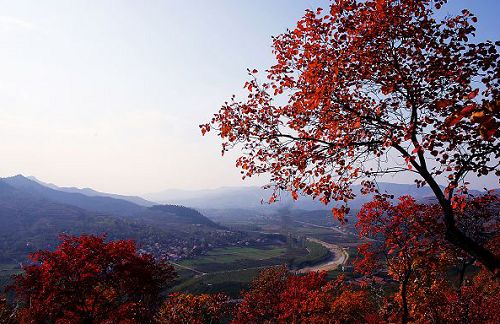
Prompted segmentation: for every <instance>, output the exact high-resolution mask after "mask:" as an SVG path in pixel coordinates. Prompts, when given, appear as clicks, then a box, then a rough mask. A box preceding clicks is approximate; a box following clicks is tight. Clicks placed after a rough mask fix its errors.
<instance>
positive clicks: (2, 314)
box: [0, 295, 16, 324]
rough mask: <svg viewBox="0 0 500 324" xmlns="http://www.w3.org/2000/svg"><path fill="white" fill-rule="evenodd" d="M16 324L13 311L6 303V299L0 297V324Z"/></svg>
mask: <svg viewBox="0 0 500 324" xmlns="http://www.w3.org/2000/svg"><path fill="white" fill-rule="evenodd" d="M15 322H16V317H15V314H14V310H13V309H12V307H11V306H10V305H9V304H8V303H7V299H6V298H5V297H4V296H1V295H0V323H4V324H13V323H15Z"/></svg>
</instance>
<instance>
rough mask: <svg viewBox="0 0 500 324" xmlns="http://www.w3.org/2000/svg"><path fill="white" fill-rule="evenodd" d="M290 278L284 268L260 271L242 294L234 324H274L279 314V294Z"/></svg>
mask: <svg viewBox="0 0 500 324" xmlns="http://www.w3.org/2000/svg"><path fill="white" fill-rule="evenodd" d="M289 276H290V273H289V272H288V270H287V268H286V267H285V266H279V267H272V268H267V269H264V270H262V271H261V272H260V273H259V275H258V276H257V278H255V279H254V280H253V281H252V283H251V286H250V290H248V291H247V292H245V293H243V301H242V302H241V303H240V305H239V307H238V309H237V311H236V315H235V319H234V323H274V321H275V319H277V318H278V314H279V301H280V299H279V293H280V292H281V291H283V289H284V287H285V284H286V280H287V278H288V277H289Z"/></svg>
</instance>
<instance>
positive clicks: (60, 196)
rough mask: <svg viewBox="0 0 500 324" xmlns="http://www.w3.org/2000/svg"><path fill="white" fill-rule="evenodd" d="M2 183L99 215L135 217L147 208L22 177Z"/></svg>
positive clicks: (5, 180)
mask: <svg viewBox="0 0 500 324" xmlns="http://www.w3.org/2000/svg"><path fill="white" fill-rule="evenodd" d="M1 181H3V182H5V183H7V184H8V185H10V186H12V187H14V188H16V189H18V190H21V191H24V192H26V193H30V194H33V195H36V196H39V197H43V198H46V199H49V200H51V201H54V202H58V203H62V204H67V205H72V206H76V207H80V208H83V209H86V210H89V211H94V212H99V213H106V214H112V215H117V216H134V215H136V214H138V213H140V212H141V211H143V209H144V208H145V207H143V206H139V205H136V204H134V203H131V202H129V201H126V200H123V199H116V198H110V197H102V196H94V197H90V196H87V195H84V194H81V193H74V192H65V191H59V190H55V189H52V188H49V187H45V186H43V185H41V184H39V183H37V182H35V181H33V180H30V179H28V178H26V177H24V176H22V175H17V176H13V177H9V178H3V179H1Z"/></svg>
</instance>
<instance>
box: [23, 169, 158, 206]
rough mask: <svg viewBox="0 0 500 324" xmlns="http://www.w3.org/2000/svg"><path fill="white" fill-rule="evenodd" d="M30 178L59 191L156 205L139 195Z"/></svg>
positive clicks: (142, 204)
mask: <svg viewBox="0 0 500 324" xmlns="http://www.w3.org/2000/svg"><path fill="white" fill-rule="evenodd" d="M26 178H27V179H29V180H32V181H34V182H36V183H38V184H40V185H42V186H44V187H48V188H51V189H54V190H57V191H63V192H71V193H80V194H83V195H85V196H89V197H96V196H97V197H110V198H115V199H121V200H126V201H129V202H131V203H134V204H136V205H140V206H145V207H151V206H153V205H155V203H154V202H151V201H148V200H146V199H144V198H141V197H138V196H125V195H117V194H112V193H107V192H100V191H97V190H94V189H92V188H77V187H59V186H57V185H55V184H53V183H47V182H43V181H41V180H38V179H37V178H35V177H33V176H29V177H26Z"/></svg>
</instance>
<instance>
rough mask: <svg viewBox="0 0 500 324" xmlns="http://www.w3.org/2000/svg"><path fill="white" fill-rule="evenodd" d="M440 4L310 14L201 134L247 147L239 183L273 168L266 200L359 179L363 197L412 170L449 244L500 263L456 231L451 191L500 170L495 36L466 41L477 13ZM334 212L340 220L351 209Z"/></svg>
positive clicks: (341, 187) (389, 1)
mask: <svg viewBox="0 0 500 324" xmlns="http://www.w3.org/2000/svg"><path fill="white" fill-rule="evenodd" d="M445 2H446V0H407V1H400V0H367V1H355V0H342V1H340V0H338V1H334V2H333V3H332V4H331V5H330V8H329V11H328V12H326V13H325V12H324V11H323V10H321V9H318V10H316V11H311V10H308V11H307V12H306V13H305V15H304V17H303V18H302V19H300V20H299V21H298V22H297V26H296V27H295V28H294V29H293V30H290V31H288V32H286V33H284V34H281V35H279V36H278V37H276V38H274V41H273V48H274V51H273V52H274V54H275V56H276V64H275V65H274V66H272V67H271V68H270V69H269V70H268V71H267V80H266V82H264V83H259V82H258V81H257V74H258V72H257V70H253V71H249V73H250V74H251V76H252V79H251V80H250V81H249V82H247V83H246V84H245V88H246V89H247V90H248V97H247V98H246V100H244V101H237V100H236V99H235V97H234V96H233V98H232V99H231V101H229V102H226V103H225V104H224V105H223V106H222V108H221V109H220V111H219V112H218V113H217V114H216V115H215V116H214V117H213V119H212V120H211V122H210V123H208V124H204V125H201V126H200V127H201V131H202V133H203V134H205V133H206V132H207V131H210V130H211V129H216V130H217V131H218V135H219V136H220V137H221V138H222V139H223V144H222V152H223V153H224V152H225V151H227V150H229V149H230V148H232V147H234V146H235V145H236V144H239V143H242V144H243V145H242V148H243V154H242V156H240V157H239V158H238V160H237V166H238V167H240V168H241V169H242V173H243V177H244V178H245V177H250V176H252V175H255V174H262V173H269V174H270V175H271V183H272V184H273V185H274V188H275V193H274V195H273V196H272V197H271V199H270V201H274V200H275V199H276V196H277V192H278V191H279V190H288V191H290V192H291V195H292V197H293V198H295V199H296V198H297V197H298V194H299V193H303V194H307V195H311V196H313V197H315V198H319V199H320V200H321V201H322V202H324V203H325V204H326V203H328V202H330V201H332V200H333V201H340V202H344V203H346V202H347V201H348V200H350V199H352V198H353V197H354V196H355V193H354V192H353V191H352V189H351V184H352V183H353V182H354V181H357V180H360V181H362V184H363V185H364V188H363V193H368V192H373V191H376V186H375V185H374V181H375V180H376V179H377V178H378V177H379V176H383V175H386V174H389V173H399V172H407V173H412V174H414V175H415V176H416V180H417V184H418V185H419V186H422V185H428V186H429V187H430V188H431V189H432V191H433V193H434V195H435V197H436V199H437V201H438V202H439V206H440V208H441V213H442V214H443V215H444V221H445V225H446V238H447V240H449V241H450V242H451V243H453V244H454V245H456V246H457V247H459V248H460V249H462V250H463V251H465V252H467V253H468V254H469V255H471V256H472V257H474V258H476V259H477V260H479V261H480V262H481V263H482V264H483V265H484V266H486V267H487V268H488V269H489V270H491V271H495V270H497V269H498V268H499V264H500V263H499V259H498V257H497V256H496V255H494V254H493V253H492V252H491V250H489V249H487V248H486V247H485V246H484V245H482V244H480V243H478V242H476V241H474V240H473V239H472V238H470V237H468V236H467V235H466V234H465V233H464V232H463V231H462V230H460V228H459V227H458V226H457V219H456V216H457V211H456V210H457V205H456V201H455V198H456V194H457V191H458V192H462V193H464V192H466V189H467V188H466V183H465V177H466V176H467V175H468V174H471V175H476V176H484V175H487V174H491V172H494V173H495V175H496V176H497V177H498V176H499V175H500V172H499V171H498V170H497V168H498V159H499V157H500V145H499V140H498V135H499V133H500V131H499V128H498V120H499V100H500V96H499V93H500V92H499V75H500V74H499V70H500V65H499V60H498V58H499V55H498V53H497V48H496V47H497V46H499V45H500V43H499V42H495V43H493V42H491V41H486V42H482V43H478V44H475V43H473V42H472V41H471V40H470V39H471V38H472V37H473V35H474V31H475V28H474V23H475V22H476V21H477V18H476V17H475V16H474V15H472V14H471V13H470V12H469V11H468V10H463V11H462V13H461V14H460V15H457V16H453V17H447V18H444V19H442V20H438V19H436V17H435V12H436V11H437V10H439V9H440V7H441V6H442V5H443V4H444V3H445ZM393 160H394V161H396V162H394V163H393V162H388V161H393ZM438 183H445V184H446V186H445V187H446V188H445V189H444V190H443V189H442V188H441V187H440V186H439V184H438ZM333 211H334V214H335V215H336V216H337V217H338V218H340V219H342V218H343V215H345V213H346V212H348V211H349V209H348V208H347V207H346V205H345V204H343V205H341V206H340V207H339V208H336V209H334V210H333Z"/></svg>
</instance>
